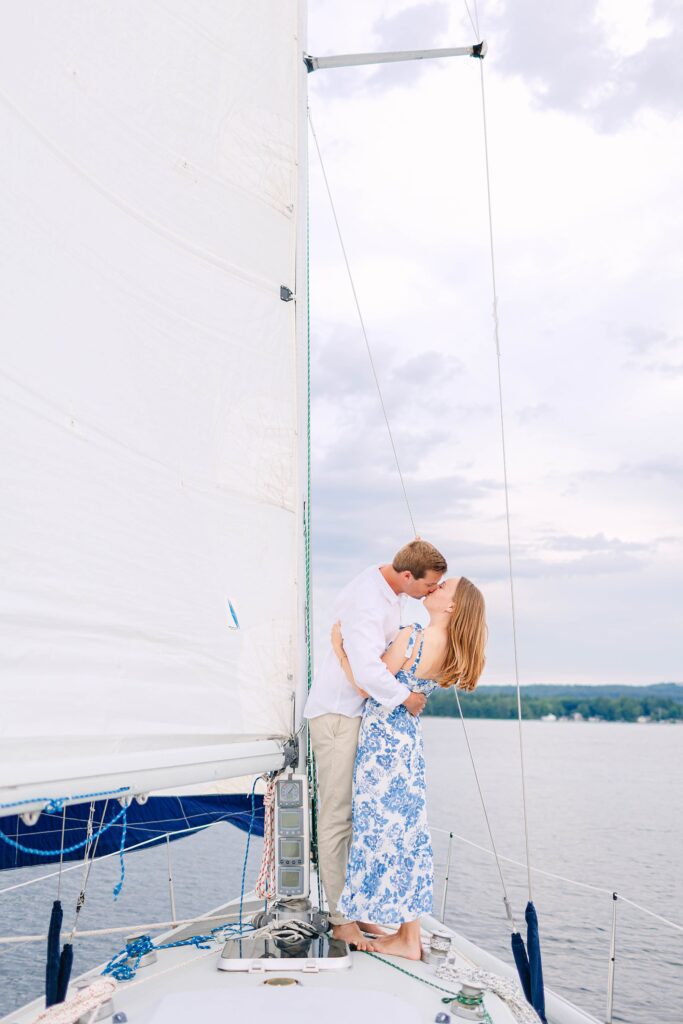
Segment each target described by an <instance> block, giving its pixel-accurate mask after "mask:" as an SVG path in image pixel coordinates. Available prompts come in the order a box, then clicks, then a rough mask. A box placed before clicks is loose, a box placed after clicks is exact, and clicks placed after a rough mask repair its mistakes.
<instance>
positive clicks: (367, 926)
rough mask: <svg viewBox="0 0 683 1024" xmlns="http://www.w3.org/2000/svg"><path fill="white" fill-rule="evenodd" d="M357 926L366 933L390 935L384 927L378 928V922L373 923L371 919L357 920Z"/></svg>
mask: <svg viewBox="0 0 683 1024" xmlns="http://www.w3.org/2000/svg"><path fill="white" fill-rule="evenodd" d="M358 927H359V928H360V930H361V931H362V932H365V933H366V935H391V932H389V931H387V929H386V928H380V926H379V925H378V924H373V923H372V922H371V921H359V922H358Z"/></svg>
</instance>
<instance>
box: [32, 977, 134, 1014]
mask: <svg viewBox="0 0 683 1024" xmlns="http://www.w3.org/2000/svg"><path fill="white" fill-rule="evenodd" d="M115 989H116V982H115V980H114V979H113V978H97V979H96V980H95V981H93V982H92V984H91V985H88V987H87V988H84V989H81V991H80V992H79V993H78V995H76V996H73V997H72V998H71V999H67V1000H66V1002H64V1003H55V1005H54V1006H50V1007H48V1009H47V1010H43V1012H42V1013H41V1014H40V1015H39V1016H38V1017H36V1018H35V1020H34V1022H33V1024H75V1022H76V1021H77V1020H78V1019H79V1018H80V1017H84V1016H87V1014H89V1013H90V1014H91V1015H92V1017H94V1016H95V1015H96V1013H97V1010H98V1008H99V1007H100V1006H101V1005H102V1003H105V1002H106V1001H107V999H111V997H112V995H113V994H114V991H115Z"/></svg>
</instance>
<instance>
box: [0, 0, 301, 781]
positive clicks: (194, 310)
mask: <svg viewBox="0 0 683 1024" xmlns="http://www.w3.org/2000/svg"><path fill="white" fill-rule="evenodd" d="M297 6H298V5H297V3H296V2H294V0H278V2H277V3H273V2H272V0H230V3H225V4H220V3H219V4H215V3H207V4H193V5H188V4H187V3H185V2H184V0H164V2H163V3H161V4H156V3H155V4H142V5H141V4H139V3H137V2H136V0H89V2H88V3H86V4H84V3H81V2H80V0H60V3H54V2H52V0H41V2H37V0H34V2H32V3H30V4H14V5H12V8H11V10H10V11H8V12H7V16H6V18H5V25H4V29H3V32H2V34H1V35H0V132H1V133H2V138H3V159H2V161H0V219H1V222H2V230H1V232H0V264H1V267H2V269H1V272H0V289H1V305H2V341H1V347H2V362H1V368H0V370H1V372H0V396H1V397H0V462H1V465H2V472H1V478H2V489H3V494H2V498H1V500H0V546H1V550H2V571H1V572H0V618H1V621H2V625H3V641H2V645H1V649H0V660H1V668H2V673H1V674H2V680H3V682H2V697H1V699H2V713H1V715H0V738H1V740H2V749H3V755H4V756H3V757H2V760H3V762H4V763H3V765H2V767H1V771H2V774H1V775H0V785H1V786H3V787H4V788H3V790H2V791H0V801H2V800H3V799H6V798H7V795H8V793H11V792H13V789H12V787H14V786H17V785H22V787H23V786H25V785H29V786H30V785H33V784H34V783H35V784H38V783H40V784H41V785H43V786H45V785H49V786H50V792H51V793H53V792H54V791H55V790H59V789H60V786H61V784H62V783H63V781H64V780H65V779H72V780H73V779H75V778H88V777H89V778H92V779H95V778H98V779H101V778H106V777H109V774H110V773H111V772H115V771H117V770H118V768H119V767H121V766H128V767H130V766H131V764H136V763H138V764H139V763H142V761H144V763H145V764H146V765H147V767H148V768H151V769H153V768H155V767H158V768H161V769H163V770H164V771H166V770H168V771H167V774H165V775H163V774H162V776H161V777H160V778H155V785H163V784H169V785H172V784H174V783H175V782H176V781H179V782H180V781H182V780H183V779H184V780H185V781H187V782H191V781H194V780H196V779H197V778H198V776H197V773H196V771H195V772H194V773H193V772H191V771H190V772H185V774H184V775H183V772H182V771H181V776H182V778H178V772H177V769H178V767H179V766H183V765H186V764H188V763H189V762H192V757H193V755H192V753H188V752H191V751H196V750H197V749H200V748H215V749H216V750H218V749H219V748H220V749H222V748H223V747H224V745H225V743H226V742H227V741H228V740H230V739H231V738H237V739H239V738H240V737H241V738H242V739H243V740H244V739H245V738H246V737H254V736H256V737H263V736H271V737H272V736H277V737H282V736H285V735H287V734H288V733H290V732H291V725H292V694H293V690H294V686H295V682H296V680H295V678H294V677H295V675H296V672H297V668H296V660H297V632H298V630H297V604H298V601H299V594H298V588H299V587H300V586H301V581H300V580H299V579H298V575H299V570H298V550H299V544H300V537H299V535H300V532H301V512H300V496H299V494H298V490H297V488H298V475H297V474H298V458H297V445H298V439H297V413H296V391H297V387H296V382H297V356H296V339H295V312H294V305H295V303H294V302H284V301H282V300H281V298H280V286H281V285H286V286H287V287H289V288H291V289H292V290H294V288H295V248H296V244H295V243H296V217H297V212H298V211H297V204H298V192H297V144H298V139H297V131H298V128H297V102H298V95H297V94H298V91H299V89H300V63H301V58H300V45H299V41H298V38H297V33H298V23H297ZM237 626H239V628H236V627H237ZM206 756H207V755H200V757H199V760H200V761H201V760H202V758H204V760H206ZM216 756H217V759H218V760H221V755H220V753H219V754H217V755H216ZM195 761H196V759H195ZM67 762H68V764H67ZM192 763H195V762H192ZM74 768H78V769H79V770H78V771H77V772H76V773H75V774H74V771H73V769H74ZM174 772H175V774H174ZM46 773H47V774H46ZM216 774H217V772H214V775H216ZM218 774H220V773H218ZM22 791H24V790H23V788H22ZM48 795H50V794H48Z"/></svg>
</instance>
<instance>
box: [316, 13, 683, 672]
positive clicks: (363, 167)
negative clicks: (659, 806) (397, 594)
mask: <svg viewBox="0 0 683 1024" xmlns="http://www.w3.org/2000/svg"><path fill="white" fill-rule="evenodd" d="M469 7H470V14H471V16H472V21H475V20H476V17H477V16H478V20H479V26H480V31H481V36H482V37H483V38H485V39H486V40H487V41H488V43H489V55H488V57H487V59H486V61H485V67H484V78H485V88H486V105H487V117H488V129H489V153H490V163H491V176H492V191H493V227H494V235H495V255H496V272H497V284H498V310H499V317H500V342H501V364H502V385H503V395H504V412H505V424H506V434H507V449H508V468H509V478H510V507H511V528H512V545H513V561H514V572H515V595H516V603H517V617H518V642H519V662H520V674H521V680H522V682H523V683H540V682H563V683H564V682H576V683H579V682H591V683H606V682H625V683H654V682H658V681H663V680H678V681H681V680H683V640H681V623H682V621H683V615H682V612H683V598H682V593H683V586H682V583H681V579H682V575H683V531H682V530H681V525H680V524H681V512H680V509H681V498H682V496H683V495H682V484H683V456H682V454H681V436H682V435H683V401H681V398H682V392H683V323H682V314H681V290H682V282H683V276H682V273H681V270H682V267H681V263H682V258H681V252H682V250H683V245H682V243H683V233H682V225H681V201H680V190H681V180H682V178H683V175H682V171H683V144H682V138H681V107H680V105H681V97H683V70H682V69H683V63H682V62H681V59H680V53H681V50H682V46H683V6H682V5H681V3H680V2H676V0H673V2H670V0H653V2H648V0H629V3H628V4H623V3H618V2H617V0H604V2H599V3H596V2H594V0H570V2H568V3H566V4H543V3H540V2H538V0H536V2H533V3H532V2H530V0H516V2H515V3H514V4H513V3H511V2H508V3H506V2H504V0H499V2H496V3H493V2H489V3H484V2H480V3H479V5H478V10H477V11H476V12H475V8H474V5H473V3H470V4H469ZM474 41H476V40H475V32H474V28H473V26H472V24H471V22H470V18H469V17H468V12H467V10H466V8H465V4H464V3H461V2H455V0H453V2H441V0H433V2H425V3H418V4H416V3H410V2H401V0H393V2H389V0H347V2H346V3H344V4H343V5H342V4H340V3H339V0H310V3H309V51H310V52H311V53H312V54H315V55H324V54H331V53H345V52H358V51H368V50H382V49H404V48H405V49H415V48H430V47H439V46H452V45H456V46H457V45H462V44H466V43H471V42H474ZM309 84H310V107H311V113H312V117H313V121H314V124H315V128H316V132H317V135H318V139H319V142H320V146H321V149H322V152H323V157H324V160H325V165H326V169H327V173H328V177H329V179H330V184H331V187H332V191H333V196H334V200H335V203H336V206H337V213H338V216H339V219H340V222H341V226H342V231H343V234H344V239H345V243H346V246H347V250H348V253H349V258H350V262H351V266H352V270H353V273H354V276H355V281H356V287H357V291H358V296H359V300H360V303H361V307H362V310H363V314H364V317H365V320H366V326H367V330H368V336H369V340H370V344H371V346H372V350H373V354H374V356H375V360H376V364H377V368H378V373H379V377H380V382H381V385H382V389H383V392H384V398H385V402H386V405H387V410H388V414H389V418H390V421H391V424H392V428H393V431H394V435H395V440H396V445H397V449H398V454H399V459H400V462H401V465H402V468H403V471H404V475H405V478H406V485H407V489H408V494H409V498H410V501H411V504H412V508H413V514H414V517H415V520H416V524H417V529H418V531H419V533H420V534H421V535H422V536H423V537H426V538H428V539H430V540H432V541H433V542H434V543H435V544H437V545H438V546H439V547H440V548H441V549H442V550H443V551H444V553H445V554H446V555H447V557H448V560H449V563H450V566H451V568H452V570H453V573H454V574H458V575H459V574H466V575H467V576H469V577H470V578H471V579H473V580H474V581H475V582H476V583H477V584H478V585H480V586H481V588H482V589H483V591H484V593H485V596H486V599H487V604H488V609H489V626H490V641H489V648H488V655H489V660H488V666H487V670H486V676H485V679H484V681H485V682H490V683H501V682H511V681H512V680H513V659H512V644H511V628H510V596H509V583H508V576H507V572H508V569H507V551H506V526H505V498H504V490H503V486H502V482H503V472H502V458H501V440H500V419H499V412H498V391H497V377H496V355H495V344H494V336H493V318H492V292H491V273H490V256H489V248H488V213H487V203H486V179H485V171H484V155H483V131H482V109H481V86H480V73H479V65H478V63H477V62H475V61H473V60H471V59H464V58H458V59H455V60H445V61H431V62H420V63H418V64H415V65H410V66H407V65H398V66H393V67H392V66H388V67H383V68H380V69H377V68H362V69H350V70H328V71H318V72H316V73H315V74H313V75H311V76H310V79H309ZM310 162H311V184H310V188H311V250H312V252H311V258H312V269H311V314H312V339H313V348H314V368H313V370H314V372H313V393H314V398H313V446H314V459H313V473H314V490H313V529H314V537H313V539H314V546H315V566H314V568H315V597H316V626H317V632H318V635H319V636H321V633H322V630H323V627H324V625H325V623H326V619H327V616H328V613H329V609H330V604H331V600H332V597H333V595H334V593H335V591H336V590H337V589H338V587H340V586H341V585H342V584H343V583H344V582H345V581H346V580H347V579H349V578H350V577H351V576H353V575H354V574H355V573H356V572H357V571H359V570H360V569H362V568H363V567H364V566H365V565H367V564H369V563H371V562H373V561H382V560H388V559H389V558H390V557H391V555H392V554H393V552H394V550H395V549H396V548H397V547H399V546H400V545H401V544H402V543H403V542H404V541H405V540H407V539H409V537H410V535H411V526H410V520H409V517H408V513H407V511H406V507H405V504H404V502H403V499H402V494H401V489H400V484H399V481H398V477H397V474H396V470H395V467H394V464H393V457H392V452H391V447H390V444H389V440H388V436H387V432H386V428H385V427H384V424H383V420H382V415H381V410H380V407H379V403H378V400H377V394H376V391H375V387H374V383H373V380H372V376H371V372H370V367H369V362H368V357H367V353H366V351H365V346H364V342H363V338H362V334H361V331H360V327H359V322H358V317H357V314H356V311H355V307H354V304H353V298H352V295H351V291H350V287H349V284H348V279H347V277H346V273H345V269H344V265H343V262H342V257H341V253H340V249H339V244H338V241H337V238H336V234H335V231H334V225H333V221H332V216H331V212H330V207H329V203H328V200H327V198H326V195H325V192H324V188H323V184H322V177H321V173H320V167H319V165H318V163H317V157H316V155H315V150H314V147H313V145H312V143H311V161H310ZM318 646H319V647H320V644H319V645H318Z"/></svg>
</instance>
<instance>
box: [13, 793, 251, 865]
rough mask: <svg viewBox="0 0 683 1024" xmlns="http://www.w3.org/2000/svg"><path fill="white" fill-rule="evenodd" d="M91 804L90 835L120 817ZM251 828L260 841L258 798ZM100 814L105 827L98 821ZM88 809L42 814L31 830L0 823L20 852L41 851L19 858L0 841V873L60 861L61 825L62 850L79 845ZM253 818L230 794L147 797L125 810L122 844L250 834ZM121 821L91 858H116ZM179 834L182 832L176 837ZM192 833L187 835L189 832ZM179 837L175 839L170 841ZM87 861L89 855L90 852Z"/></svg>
mask: <svg viewBox="0 0 683 1024" xmlns="http://www.w3.org/2000/svg"><path fill="white" fill-rule="evenodd" d="M106 803H107V801H105V800H96V801H95V813H94V815H93V832H97V831H98V830H99V829H100V827H101V823H102V824H104V825H106V824H107V822H108V821H111V819H112V818H114V817H116V815H117V814H118V813H119V812H120V811H121V806H120V805H119V803H118V801H116V800H110V801H109V802H108V805H107V806H106V810H105V804H106ZM254 807H255V814H254V822H253V829H252V834H253V835H257V836H262V835H263V797H262V796H255V797H254ZM103 814H104V821H102V815H103ZM89 815H90V804H89V803H83V804H74V805H72V806H69V807H67V808H66V820H65V821H63V811H56V812H52V813H51V812H47V811H45V812H43V814H41V816H40V818H39V819H38V821H37V823H36V824H35V825H33V826H31V827H29V826H27V825H25V824H24V823H23V821H22V820H21V818H20V817H19V816H18V815H16V814H10V815H8V816H7V817H5V818H0V830H1V831H2V832H3V833H4V834H5V836H7V837H8V838H9V839H11V840H14V841H15V842H18V843H19V844H20V845H21V846H25V847H30V848H31V849H34V850H40V851H41V852H40V853H24V852H23V851H21V850H18V849H16V847H14V846H12V845H10V844H9V843H7V842H6V841H2V840H0V870H4V869H8V868H9V869H11V868H22V867H27V866H29V865H31V864H50V863H53V862H58V861H59V859H60V848H61V845H62V825H63V824H64V849H65V850H68V849H69V848H70V847H72V846H75V845H77V844H78V843H81V842H82V841H83V840H84V839H85V838H86V834H87V825H88V817H89ZM251 816H252V804H251V796H250V795H248V794H230V795H215V794H211V795H209V796H152V797H150V798H149V800H148V801H147V803H146V804H138V803H136V802H135V801H133V803H132V804H131V806H130V807H129V808H128V814H127V815H126V817H127V827H126V844H125V849H126V850H129V849H130V848H131V847H133V846H137V845H138V844H139V843H145V844H146V845H145V846H144V847H142V849H148V848H149V847H150V846H156V845H157V844H158V843H161V842H165V841H166V836H167V835H168V834H170V838H171V839H172V840H175V839H182V838H183V837H184V836H187V835H191V834H192V832H193V831H195V830H198V829H201V828H204V827H205V826H206V825H212V824H214V823H215V822H220V821H225V822H228V823H229V824H231V825H236V826H237V828H239V829H242V830H243V831H245V832H248V831H249V825H250V822H251ZM122 829H123V820H122V819H119V821H117V822H116V823H115V824H114V825H112V826H111V828H109V829H107V830H106V831H104V832H103V833H102V835H101V836H100V837H99V839H98V841H97V850H96V853H95V856H96V857H104V856H106V855H107V854H110V853H116V852H118V851H119V849H120V846H121V835H122ZM181 830H184V831H181ZM188 830H191V831H188ZM174 832H176V833H177V832H180V834H179V835H173V833H174ZM83 853H84V850H83V847H82V846H81V847H80V848H79V849H76V850H73V851H72V852H70V853H69V852H66V853H65V854H64V860H65V861H67V860H83ZM91 855H92V851H91Z"/></svg>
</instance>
